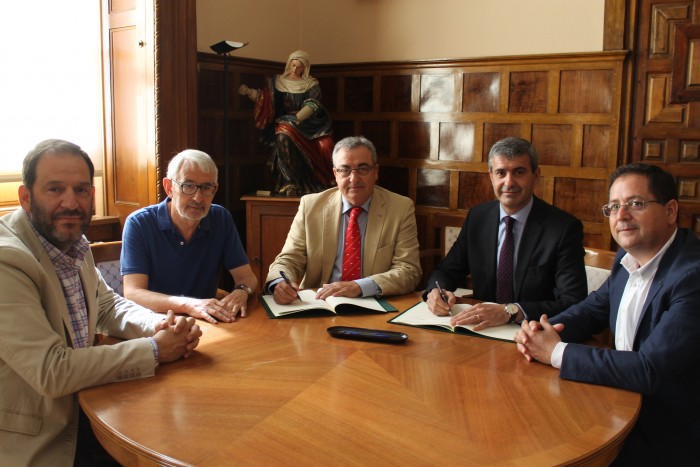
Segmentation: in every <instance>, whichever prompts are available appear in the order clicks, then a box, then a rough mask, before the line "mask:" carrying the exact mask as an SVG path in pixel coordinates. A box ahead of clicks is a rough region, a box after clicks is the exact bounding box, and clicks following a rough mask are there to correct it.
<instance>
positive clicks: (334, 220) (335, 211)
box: [309, 190, 343, 281]
mask: <svg viewBox="0 0 700 467" xmlns="http://www.w3.org/2000/svg"><path fill="white" fill-rule="evenodd" d="M342 208H343V202H342V198H341V195H340V190H338V191H337V192H336V193H335V194H334V195H333V196H331V197H330V199H329V200H328V203H327V204H326V205H325V206H324V207H323V226H322V228H323V236H322V237H321V243H322V245H321V248H322V250H323V256H322V258H323V265H322V266H321V277H322V280H323V281H327V280H328V279H329V278H330V277H331V273H332V272H333V265H334V264H335V255H336V253H337V251H338V238H339V230H340V214H341V210H342ZM309 214H311V213H309ZM311 247H313V246H311Z"/></svg>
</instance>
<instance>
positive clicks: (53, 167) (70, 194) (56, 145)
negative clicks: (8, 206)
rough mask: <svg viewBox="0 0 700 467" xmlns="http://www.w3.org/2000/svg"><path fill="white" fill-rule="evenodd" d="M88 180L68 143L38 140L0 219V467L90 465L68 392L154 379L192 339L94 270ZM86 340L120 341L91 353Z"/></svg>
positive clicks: (79, 155) (86, 163)
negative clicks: (15, 203)
mask: <svg viewBox="0 0 700 467" xmlns="http://www.w3.org/2000/svg"><path fill="white" fill-rule="evenodd" d="M93 175H94V167H93V165H92V162H91V161H90V158H89V157H88V156H87V154H86V153H85V152H84V151H82V150H81V149H80V148H79V147H78V146H76V145H74V144H72V143H69V142H67V141H61V140H47V141H44V142H42V143H40V144H39V145H37V146H36V148H34V149H33V150H32V151H30V152H29V154H27V156H26V158H25V159H24V168H23V185H22V186H21V187H20V188H19V201H20V205H21V209H18V210H17V211H15V212H14V213H12V214H10V215H7V216H5V217H3V218H1V219H0V297H2V300H1V301H0V381H2V383H1V384H0V465H51V466H72V465H74V463H75V464H76V465H90V464H93V465H94V464H95V462H97V461H96V460H95V459H94V458H91V457H90V456H91V455H92V453H93V451H92V448H95V449H97V450H99V448H100V447H99V445H96V446H86V445H84V444H81V443H80V442H79V441H78V440H82V439H84V438H83V436H84V435H85V433H86V432H87V433H88V434H90V432H89V430H90V426H89V424H88V423H83V422H81V423H79V410H80V408H79V405H78V403H77V399H76V393H77V391H79V390H80V389H83V388H86V387H90V386H95V385H99V384H105V383H111V382H115V381H123V380H129V379H136V378H146V377H149V376H153V375H154V374H155V369H156V366H157V365H158V363H164V362H170V361H173V360H177V359H179V358H182V357H188V356H189V355H190V354H191V352H192V351H193V350H194V348H195V347H196V346H197V344H198V343H199V336H201V330H200V329H199V327H198V326H197V325H196V324H195V320H194V318H185V317H178V318H177V319H175V318H174V317H173V314H172V313H170V314H169V315H168V317H167V318H166V319H164V318H163V315H160V314H156V313H153V312H152V311H150V310H148V309H146V308H143V307H141V306H139V305H136V304H134V303H132V302H130V301H128V300H126V299H124V298H122V297H120V296H119V295H117V294H116V293H114V292H113V291H112V290H111V289H110V288H109V287H108V286H107V284H106V283H105V282H104V280H103V279H102V277H101V276H100V275H99V273H98V272H97V270H96V269H95V264H94V261H93V258H92V254H91V253H90V248H89V245H88V243H87V240H86V239H85V237H84V235H83V233H84V232H85V230H86V229H87V227H88V225H89V224H90V219H91V214H92V208H93V198H94V187H93V184H92V182H93ZM96 333H102V334H105V335H110V336H114V337H117V338H120V339H125V340H124V341H123V342H121V343H118V344H116V345H104V346H93V343H94V341H95V335H96Z"/></svg>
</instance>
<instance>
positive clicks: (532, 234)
mask: <svg viewBox="0 0 700 467" xmlns="http://www.w3.org/2000/svg"><path fill="white" fill-rule="evenodd" d="M543 223H544V219H543V216H542V205H541V204H540V201H539V200H538V199H537V198H533V202H532V209H531V210H530V215H529V216H528V217H527V220H526V221H525V228H524V230H523V233H522V236H521V237H520V246H519V247H518V261H517V263H518V264H517V265H516V266H515V274H514V281H515V282H514V284H513V289H514V290H513V293H514V297H515V298H516V299H517V298H518V297H520V288H521V287H522V286H523V282H524V281H525V274H526V273H527V266H528V264H532V261H531V258H532V255H533V254H534V252H535V251H536V248H537V243H538V242H539V241H541V240H542V234H543V227H542V226H543Z"/></svg>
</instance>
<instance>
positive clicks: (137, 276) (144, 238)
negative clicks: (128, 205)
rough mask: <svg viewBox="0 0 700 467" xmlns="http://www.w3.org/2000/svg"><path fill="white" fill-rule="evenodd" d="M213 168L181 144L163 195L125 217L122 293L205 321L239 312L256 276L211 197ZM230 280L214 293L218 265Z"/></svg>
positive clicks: (228, 217)
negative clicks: (228, 288) (220, 294)
mask: <svg viewBox="0 0 700 467" xmlns="http://www.w3.org/2000/svg"><path fill="white" fill-rule="evenodd" d="M217 177H218V169H217V167H216V164H215V163H214V161H213V160H212V158H211V157H209V155H208V154H206V153H204V152H202V151H197V150H194V149H187V150H185V151H182V152H181V153H179V154H178V155H176V156H175V157H174V158H173V159H172V160H171V161H170V163H169V164H168V173H167V178H164V179H163V188H164V189H165V193H166V194H167V195H168V198H167V199H165V200H164V201H163V202H161V203H159V204H156V205H153V206H148V207H145V208H143V209H139V210H138V211H135V212H134V213H132V214H131V215H130V216H129V217H128V218H127V219H126V223H125V224H124V233H123V235H122V237H123V246H122V255H121V273H122V276H124V296H125V297H126V298H128V299H130V300H133V301H134V302H136V303H139V304H141V305H143V306H145V307H147V308H150V309H152V310H155V311H158V312H162V313H166V312H167V311H168V310H173V311H174V312H175V313H181V314H186V315H190V316H193V317H195V318H202V319H205V320H207V321H209V322H211V323H216V322H218V321H223V322H226V323H228V322H232V321H235V320H236V317H237V316H238V315H239V313H240V315H241V316H245V313H246V304H247V302H248V298H249V297H250V296H251V295H253V291H254V290H255V289H256V288H257V286H258V281H257V279H256V278H255V274H253V271H252V269H251V268H250V265H249V264H248V256H247V255H246V253H245V251H244V249H243V245H242V244H241V240H240V237H239V236H238V231H237V230H236V226H235V224H234V223H233V219H232V218H231V214H230V213H229V212H228V211H227V210H226V209H224V208H223V207H221V206H219V205H216V204H212V199H213V197H214V193H216V190H217V188H218V185H217ZM222 266H223V267H224V268H225V269H226V270H227V271H229V273H230V274H231V276H232V277H233V281H234V284H235V288H234V289H233V292H231V293H230V294H228V295H227V296H226V297H224V298H222V299H220V300H217V299H216V298H215V295H216V289H217V284H218V279H219V271H220V267H222Z"/></svg>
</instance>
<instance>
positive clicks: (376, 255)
mask: <svg viewBox="0 0 700 467" xmlns="http://www.w3.org/2000/svg"><path fill="white" fill-rule="evenodd" d="M333 166H334V167H333V173H334V174H335V180H336V182H337V184H338V187H337V188H331V189H329V190H326V191H323V192H321V193H316V194H311V195H306V196H304V197H302V198H301V204H300V206H299V211H298V212H297V215H296V216H295V218H294V222H293V223H292V227H291V229H290V230H289V234H288V235H287V240H286V242H285V244H284V247H283V248H282V252H281V253H280V254H279V255H278V256H277V258H276V259H275V261H274V262H273V263H272V264H271V265H270V270H269V273H268V276H267V280H266V287H265V289H264V290H265V291H267V292H270V293H273V296H274V300H275V302H277V303H280V304H286V303H291V302H292V301H294V300H295V299H296V298H297V297H296V291H297V290H298V288H299V286H298V285H297V283H299V285H300V287H301V288H319V289H320V290H319V291H318V294H317V298H319V299H325V298H326V297H328V296H331V295H334V296H343V297H367V296H374V295H397V294H405V293H408V292H412V291H413V290H414V289H415V287H416V286H417V285H418V282H419V281H420V278H421V272H422V271H421V267H420V260H419V255H418V234H417V228H416V217H415V210H414V207H413V201H411V200H410V199H409V198H406V197H404V196H400V195H397V194H396V193H392V192H391V191H389V190H386V189H384V188H380V187H378V186H375V183H376V181H377V177H378V174H379V165H378V164H377V152H376V150H375V148H374V145H373V144H372V142H371V141H369V140H368V139H366V138H364V137H361V136H358V137H349V138H345V139H342V140H340V141H339V142H338V143H337V144H336V146H335V148H334V150H333ZM353 208H361V210H360V211H359V212H360V214H359V215H358V218H357V219H358V221H357V222H358V223H359V232H360V237H361V242H360V243H361V245H360V250H361V255H360V260H361V267H360V271H359V275H358V276H359V277H357V278H355V279H352V280H347V279H345V278H344V277H343V275H344V274H343V262H344V250H345V247H346V245H345V232H346V227H347V226H348V224H349V223H350V222H351V221H350V217H351V216H350V212H351V210H352V209H353ZM282 272H284V273H285V274H286V275H287V276H288V278H289V279H290V284H287V282H286V281H284V280H283V279H282V278H281V273H282Z"/></svg>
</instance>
